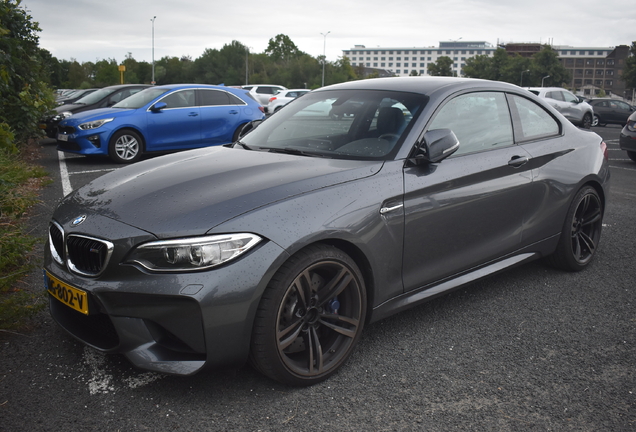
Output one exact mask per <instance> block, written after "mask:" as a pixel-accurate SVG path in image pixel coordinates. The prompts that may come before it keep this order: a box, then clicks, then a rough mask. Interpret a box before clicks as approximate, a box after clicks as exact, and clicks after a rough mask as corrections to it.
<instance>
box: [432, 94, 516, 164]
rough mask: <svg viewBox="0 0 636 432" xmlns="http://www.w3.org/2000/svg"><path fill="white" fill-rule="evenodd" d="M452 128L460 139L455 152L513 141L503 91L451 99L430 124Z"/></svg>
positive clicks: (512, 142) (440, 127) (457, 153)
mask: <svg viewBox="0 0 636 432" xmlns="http://www.w3.org/2000/svg"><path fill="white" fill-rule="evenodd" d="M433 129H451V130H452V131H453V132H454V133H455V135H456V136H457V138H458V139H459V149H458V150H457V152H455V155H459V154H465V153H473V152H478V151H484V150H490V149H493V148H496V147H503V146H509V145H512V144H514V140H513V136H512V121H511V119H510V111H509V110H508V103H507V101H506V97H505V95H504V94H503V93H498V92H480V93H469V94H465V95H461V96H458V97H456V98H455V99H452V100H451V101H450V102H448V103H447V104H446V105H444V106H443V107H442V109H441V110H440V111H439V112H438V113H437V114H436V115H435V118H434V119H433V121H432V122H431V124H430V125H429V127H428V130H433Z"/></svg>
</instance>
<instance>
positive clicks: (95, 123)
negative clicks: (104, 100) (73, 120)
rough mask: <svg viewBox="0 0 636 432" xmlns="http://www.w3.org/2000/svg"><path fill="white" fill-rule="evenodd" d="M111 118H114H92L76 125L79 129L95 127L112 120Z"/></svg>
mask: <svg viewBox="0 0 636 432" xmlns="http://www.w3.org/2000/svg"><path fill="white" fill-rule="evenodd" d="M113 120H115V119H114V118H109V119H102V120H93V121H89V122H86V123H82V124H81V125H78V126H77V128H78V129H81V130H89V129H97V128H98V127H100V126H101V125H103V124H104V123H108V122H112V121H113Z"/></svg>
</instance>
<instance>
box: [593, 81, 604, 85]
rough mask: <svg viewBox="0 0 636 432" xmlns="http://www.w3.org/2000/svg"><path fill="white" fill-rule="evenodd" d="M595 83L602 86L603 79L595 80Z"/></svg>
mask: <svg viewBox="0 0 636 432" xmlns="http://www.w3.org/2000/svg"><path fill="white" fill-rule="evenodd" d="M594 84H595V85H597V86H602V85H603V80H596V81H594Z"/></svg>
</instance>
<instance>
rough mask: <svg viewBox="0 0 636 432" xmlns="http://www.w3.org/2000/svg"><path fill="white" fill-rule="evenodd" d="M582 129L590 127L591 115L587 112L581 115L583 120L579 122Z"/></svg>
mask: <svg viewBox="0 0 636 432" xmlns="http://www.w3.org/2000/svg"><path fill="white" fill-rule="evenodd" d="M581 125H582V126H583V129H589V128H591V127H592V115H591V114H590V113H587V114H585V115H584V116H583V122H582V124H581Z"/></svg>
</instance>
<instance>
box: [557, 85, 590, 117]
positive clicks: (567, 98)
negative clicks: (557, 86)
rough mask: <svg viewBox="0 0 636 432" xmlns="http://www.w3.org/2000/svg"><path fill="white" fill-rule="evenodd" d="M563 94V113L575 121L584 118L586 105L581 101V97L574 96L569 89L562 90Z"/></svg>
mask: <svg viewBox="0 0 636 432" xmlns="http://www.w3.org/2000/svg"><path fill="white" fill-rule="evenodd" d="M561 94H562V95H563V102H564V103H563V105H562V106H563V108H562V111H561V112H562V113H563V115H564V116H565V118H567V119H568V120H574V121H575V122H578V121H581V120H582V119H583V115H584V114H585V112H584V108H583V107H584V105H581V101H580V100H579V98H577V97H576V96H574V95H573V94H572V93H570V92H568V91H561Z"/></svg>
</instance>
